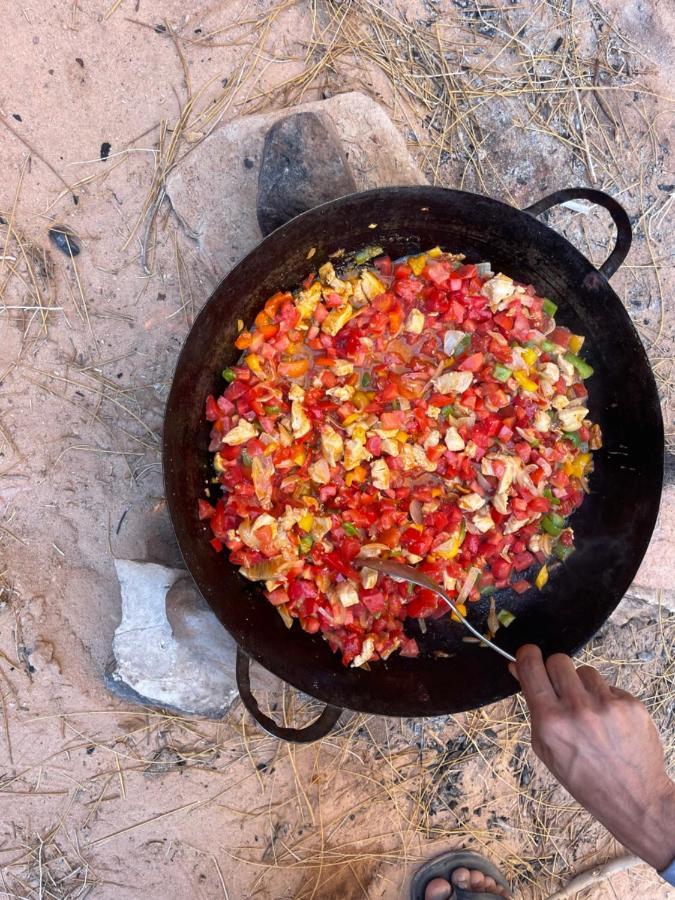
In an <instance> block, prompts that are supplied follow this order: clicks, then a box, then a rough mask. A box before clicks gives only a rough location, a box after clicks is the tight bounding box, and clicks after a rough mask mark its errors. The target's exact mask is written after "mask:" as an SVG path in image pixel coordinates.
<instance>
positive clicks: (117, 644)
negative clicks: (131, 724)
mask: <svg viewBox="0 0 675 900" xmlns="http://www.w3.org/2000/svg"><path fill="white" fill-rule="evenodd" d="M115 569H116V570H117V577H118V580H119V583H120V591H121V595H122V621H121V622H120V624H119V625H118V627H117V630H116V631H115V637H114V639H113V647H112V649H113V659H112V661H111V662H110V664H109V666H108V669H107V671H106V683H107V685H108V687H109V688H110V689H111V690H113V691H114V692H115V693H117V694H119V695H120V696H122V697H124V699H127V700H134V701H135V702H139V703H144V704H147V705H150V706H162V707H166V708H168V709H172V710H176V711H178V712H183V713H188V714H191V715H202V716H209V717H212V718H220V717H221V716H222V715H223V714H224V713H225V712H226V711H227V709H228V707H229V706H230V704H231V703H232V701H233V700H234V699H235V698H236V697H237V685H236V681H235V677H234V671H235V669H234V666H235V659H236V644H235V642H234V640H233V639H232V638H231V637H230V635H229V634H228V633H227V631H225V629H224V628H223V626H222V625H221V624H220V622H219V621H218V619H217V618H216V616H215V614H214V613H213V612H212V611H211V609H210V607H209V606H208V605H207V603H206V601H205V600H204V599H203V598H202V596H201V595H200V593H199V591H198V590H197V588H196V586H195V584H194V582H193V581H192V579H191V578H190V576H189V575H188V574H187V573H186V572H185V570H183V569H171V568H168V567H167V566H160V565H157V564H155V563H148V562H137V561H135V560H129V559H116V560H115ZM253 666H254V671H252V681H253V683H254V685H255V686H256V687H258V688H260V689H262V690H270V689H273V687H274V686H275V685H276V684H278V682H277V680H276V679H275V678H274V676H272V675H270V674H269V673H268V672H266V671H265V670H264V669H263V668H262V667H261V666H258V665H257V664H253Z"/></svg>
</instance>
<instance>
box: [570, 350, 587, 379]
mask: <svg viewBox="0 0 675 900" xmlns="http://www.w3.org/2000/svg"><path fill="white" fill-rule="evenodd" d="M564 359H566V360H567V362H568V363H569V364H570V365H571V366H574V368H575V369H576V370H577V372H578V373H579V375H580V376H581V377H582V378H590V377H591V375H592V374H593V366H589V365H588V363H587V362H586V360H585V359H582V358H581V357H580V356H577V355H576V354H574V353H566V354H565V356H564Z"/></svg>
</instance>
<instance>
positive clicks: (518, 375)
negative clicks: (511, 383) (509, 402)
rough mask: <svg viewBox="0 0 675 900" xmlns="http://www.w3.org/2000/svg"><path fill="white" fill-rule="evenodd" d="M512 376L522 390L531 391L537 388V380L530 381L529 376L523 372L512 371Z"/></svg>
mask: <svg viewBox="0 0 675 900" xmlns="http://www.w3.org/2000/svg"><path fill="white" fill-rule="evenodd" d="M513 377H514V378H515V379H516V381H517V382H518V384H519V385H520V386H521V388H522V389H523V390H524V391H530V392H532V393H533V392H534V391H536V390H537V382H536V381H532V379H531V378H528V377H527V375H526V374H525V373H524V372H521V371H517V372H514V373H513Z"/></svg>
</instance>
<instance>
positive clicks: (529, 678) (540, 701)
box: [515, 644, 557, 711]
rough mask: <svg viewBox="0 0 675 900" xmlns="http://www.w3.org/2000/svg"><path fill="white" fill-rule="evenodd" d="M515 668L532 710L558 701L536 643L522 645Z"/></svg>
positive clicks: (517, 654) (526, 700)
mask: <svg viewBox="0 0 675 900" xmlns="http://www.w3.org/2000/svg"><path fill="white" fill-rule="evenodd" d="M515 669H516V673H517V678H518V681H520V687H521V689H522V691H523V694H524V696H525V702H526V703H527V705H528V706H529V708H530V710H531V711H534V710H535V709H536V708H537V707H540V706H543V705H546V704H550V703H555V702H556V699H557V698H556V694H555V691H554V690H553V685H552V684H551V679H550V678H549V677H548V673H547V671H546V666H545V665H544V658H543V656H542V655H541V650H540V649H539V647H535V645H534V644H525V646H524V647H521V648H520V650H518V652H517V653H516V663H515Z"/></svg>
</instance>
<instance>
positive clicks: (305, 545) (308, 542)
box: [299, 534, 314, 553]
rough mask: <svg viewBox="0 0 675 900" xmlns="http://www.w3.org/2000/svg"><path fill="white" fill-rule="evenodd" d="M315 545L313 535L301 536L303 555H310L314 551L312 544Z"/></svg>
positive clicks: (300, 542)
mask: <svg viewBox="0 0 675 900" xmlns="http://www.w3.org/2000/svg"><path fill="white" fill-rule="evenodd" d="M313 543H314V538H313V537H312V535H311V534H302V535H300V539H299V544H300V552H301V553H309V551H310V550H311V549H312V544H313Z"/></svg>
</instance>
